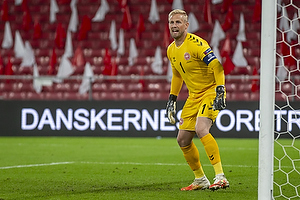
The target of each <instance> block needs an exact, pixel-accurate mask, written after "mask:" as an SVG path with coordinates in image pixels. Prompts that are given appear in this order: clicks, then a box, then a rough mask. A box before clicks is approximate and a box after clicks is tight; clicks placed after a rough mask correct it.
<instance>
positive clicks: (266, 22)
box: [258, 0, 277, 200]
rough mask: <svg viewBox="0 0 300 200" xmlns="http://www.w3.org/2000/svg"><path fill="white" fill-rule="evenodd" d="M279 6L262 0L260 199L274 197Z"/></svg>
mask: <svg viewBox="0 0 300 200" xmlns="http://www.w3.org/2000/svg"><path fill="white" fill-rule="evenodd" d="M276 5H277V1H272V0H262V15H261V54H260V55H261V60H260V104H259V105H260V106H259V109H260V131H259V156H258V157H259V158H258V159H259V160H258V200H268V199H273V166H274V105H275V68H276V67H275V64H276V63H275V59H276V8H277V6H276Z"/></svg>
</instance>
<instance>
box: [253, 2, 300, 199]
mask: <svg viewBox="0 0 300 200" xmlns="http://www.w3.org/2000/svg"><path fill="white" fill-rule="evenodd" d="M261 22H262V25H261V28H262V32H261V73H260V132H259V170H258V199H259V200H265V199H276V200H278V199H280V200H281V199H300V181H299V180H300V23H299V22H300V1H299V0H277V2H276V1H268V0H266V1H265V0H263V1H262V21H261Z"/></svg>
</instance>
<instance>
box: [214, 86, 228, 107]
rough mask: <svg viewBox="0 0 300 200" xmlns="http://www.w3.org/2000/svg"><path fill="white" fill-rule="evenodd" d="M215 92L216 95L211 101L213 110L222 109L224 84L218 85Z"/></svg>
mask: <svg viewBox="0 0 300 200" xmlns="http://www.w3.org/2000/svg"><path fill="white" fill-rule="evenodd" d="M216 93H217V95H216V98H215V100H214V103H213V110H224V109H225V107H226V103H225V98H224V94H225V87H224V85H218V86H217V87H216Z"/></svg>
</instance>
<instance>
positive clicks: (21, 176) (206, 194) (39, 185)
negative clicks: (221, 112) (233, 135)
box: [0, 137, 258, 200]
mask: <svg viewBox="0 0 300 200" xmlns="http://www.w3.org/2000/svg"><path fill="white" fill-rule="evenodd" d="M194 142H195V144H196V145H197V146H198V148H199V151H200V158H201V162H202V165H203V169H204V170H205V172H206V176H207V177H208V178H209V179H210V181H211V182H213V178H214V172H213V168H212V166H211V165H210V163H209V160H208V158H207V156H206V154H205V151H204V149H203V146H202V144H201V142H200V141H199V140H198V139H195V140H194ZM217 142H218V144H219V148H220V152H221V158H222V163H223V168H224V172H225V174H226V176H227V178H228V180H229V182H230V188H229V189H226V190H218V191H215V192H212V191H209V190H203V191H200V190H199V191H180V188H181V187H184V186H188V185H189V184H190V183H191V182H192V181H193V179H194V177H193V173H192V172H191V170H190V168H189V166H188V165H187V164H186V162H185V160H184V157H183V156H182V152H181V150H180V148H179V147H178V146H177V143H176V138H161V139H156V138H74V137H62V138H61V137H26V138H6V137H2V138H0V146H1V148H0V155H1V156H0V161H1V162H0V200H8V199H22V200H24V199H30V200H33V199H43V200H45V199H53V200H54V199H60V200H61V199H68V200H69V199H76V200H77V199H113V200H116V199H122V200H124V199H139V200H140V199H155V200H157V199H162V200H168V199H170V200H174V199H180V200H183V199H201V200H206V199H209V200H214V199H230V200H240V199H243V200H247V199H249V200H253V199H257V182H258V180H257V174H258V140H257V139H217Z"/></svg>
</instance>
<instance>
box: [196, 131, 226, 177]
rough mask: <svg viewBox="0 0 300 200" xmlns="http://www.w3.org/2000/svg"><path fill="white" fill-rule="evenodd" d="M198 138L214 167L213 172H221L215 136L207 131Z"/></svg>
mask: <svg viewBox="0 0 300 200" xmlns="http://www.w3.org/2000/svg"><path fill="white" fill-rule="evenodd" d="M200 140H201V142H202V144H203V146H204V149H205V151H206V154H207V156H208V158H209V160H210V163H211V164H212V165H213V167H214V170H215V174H221V173H223V168H222V164H221V158H220V152H219V147H218V144H217V142H216V140H215V138H214V137H213V136H212V135H211V134H210V133H209V134H207V135H206V136H204V137H202V138H201V139H200Z"/></svg>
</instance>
